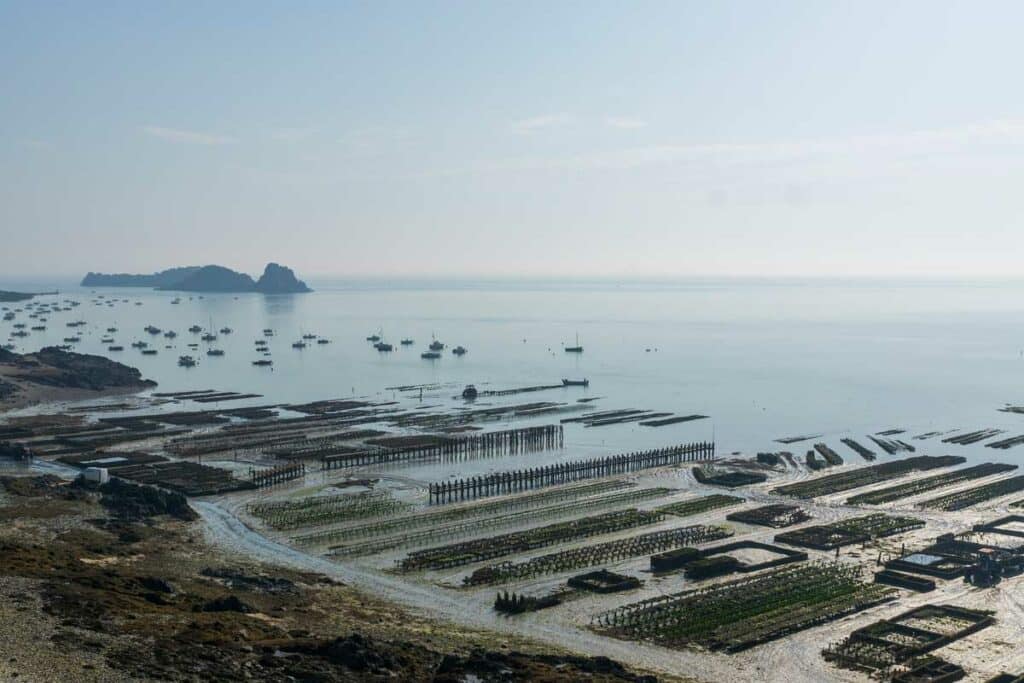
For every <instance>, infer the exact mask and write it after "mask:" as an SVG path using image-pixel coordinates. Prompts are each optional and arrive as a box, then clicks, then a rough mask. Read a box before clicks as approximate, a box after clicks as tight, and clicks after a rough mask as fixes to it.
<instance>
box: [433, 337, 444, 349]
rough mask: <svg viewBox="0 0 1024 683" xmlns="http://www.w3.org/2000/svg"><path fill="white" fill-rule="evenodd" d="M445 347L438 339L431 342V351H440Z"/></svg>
mask: <svg viewBox="0 0 1024 683" xmlns="http://www.w3.org/2000/svg"><path fill="white" fill-rule="evenodd" d="M443 348H444V344H442V343H441V342H439V341H437V340H436V339H435V340H434V341H432V342H430V350H431V351H440V350H441V349H443Z"/></svg>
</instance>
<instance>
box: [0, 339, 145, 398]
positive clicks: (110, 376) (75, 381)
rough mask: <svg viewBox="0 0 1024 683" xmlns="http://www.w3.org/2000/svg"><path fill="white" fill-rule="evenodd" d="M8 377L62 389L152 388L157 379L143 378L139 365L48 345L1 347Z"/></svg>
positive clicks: (18, 382) (29, 383) (22, 383)
mask: <svg viewBox="0 0 1024 683" xmlns="http://www.w3.org/2000/svg"><path fill="white" fill-rule="evenodd" d="M0 365H4V366H8V367H6V368H4V373H3V374H4V376H5V378H6V379H7V380H9V381H10V382H12V383H17V384H20V385H22V386H24V385H31V384H34V385H43V386H48V387H56V388H60V389H88V390H90V391H103V390H105V389H136V390H141V389H148V388H149V387H155V386H156V382H153V381H151V380H148V379H143V378H142V373H141V372H139V370H138V369H137V368H133V367H129V366H127V365H124V364H122V363H118V362H117V361H113V360H110V359H109V358H105V357H103V356H92V355H89V354H84V353H72V352H71V351H63V350H61V349H58V348H57V347H55V346H47V347H45V348H42V349H40V350H39V351H36V352H35V353H26V354H20V353H14V352H11V351H2V350H0Z"/></svg>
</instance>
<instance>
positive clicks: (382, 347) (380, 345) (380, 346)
mask: <svg viewBox="0 0 1024 683" xmlns="http://www.w3.org/2000/svg"><path fill="white" fill-rule="evenodd" d="M373 348H375V349H377V350H378V351H380V352H382V353H387V352H388V351H394V350H395V347H394V346H392V345H391V344H388V343H387V342H377V343H376V344H374V345H373Z"/></svg>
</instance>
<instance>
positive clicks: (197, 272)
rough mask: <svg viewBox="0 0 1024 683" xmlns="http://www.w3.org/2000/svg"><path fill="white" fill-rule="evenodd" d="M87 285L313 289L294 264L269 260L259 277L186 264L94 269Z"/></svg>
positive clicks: (267, 290) (281, 291)
mask: <svg viewBox="0 0 1024 683" xmlns="http://www.w3.org/2000/svg"><path fill="white" fill-rule="evenodd" d="M82 286H83V287H150V288H153V289H160V290H166V291H176V292H211V293H215V292H221V293H238V292H259V293H262V294H302V293H305V292H311V291H313V290H311V289H310V288H309V287H307V286H306V283H305V282H303V281H302V280H299V279H298V278H297V277H296V276H295V272H294V271H292V269H291V268H288V267H285V266H282V265H279V264H277V263H268V264H267V267H266V268H264V270H263V275H261V276H260V278H259V280H254V279H253V278H252V277H250V276H249V275H246V274H245V273H239V272H237V271H234V270H231V269H230V268H225V267H224V266H217V265H209V266H185V267H181V268H169V269H167V270H162V271H160V272H158V273H152V274H149V275H133V274H128V273H113V274H106V273H92V272H90V273H89V274H87V275H86V276H85V277H84V278H83V279H82Z"/></svg>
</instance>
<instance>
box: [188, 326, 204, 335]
mask: <svg viewBox="0 0 1024 683" xmlns="http://www.w3.org/2000/svg"><path fill="white" fill-rule="evenodd" d="M188 331H189V332H191V333H192V334H199V333H200V332H202V331H203V328H201V327H199V325H193V326H192V327H190V328H188Z"/></svg>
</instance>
